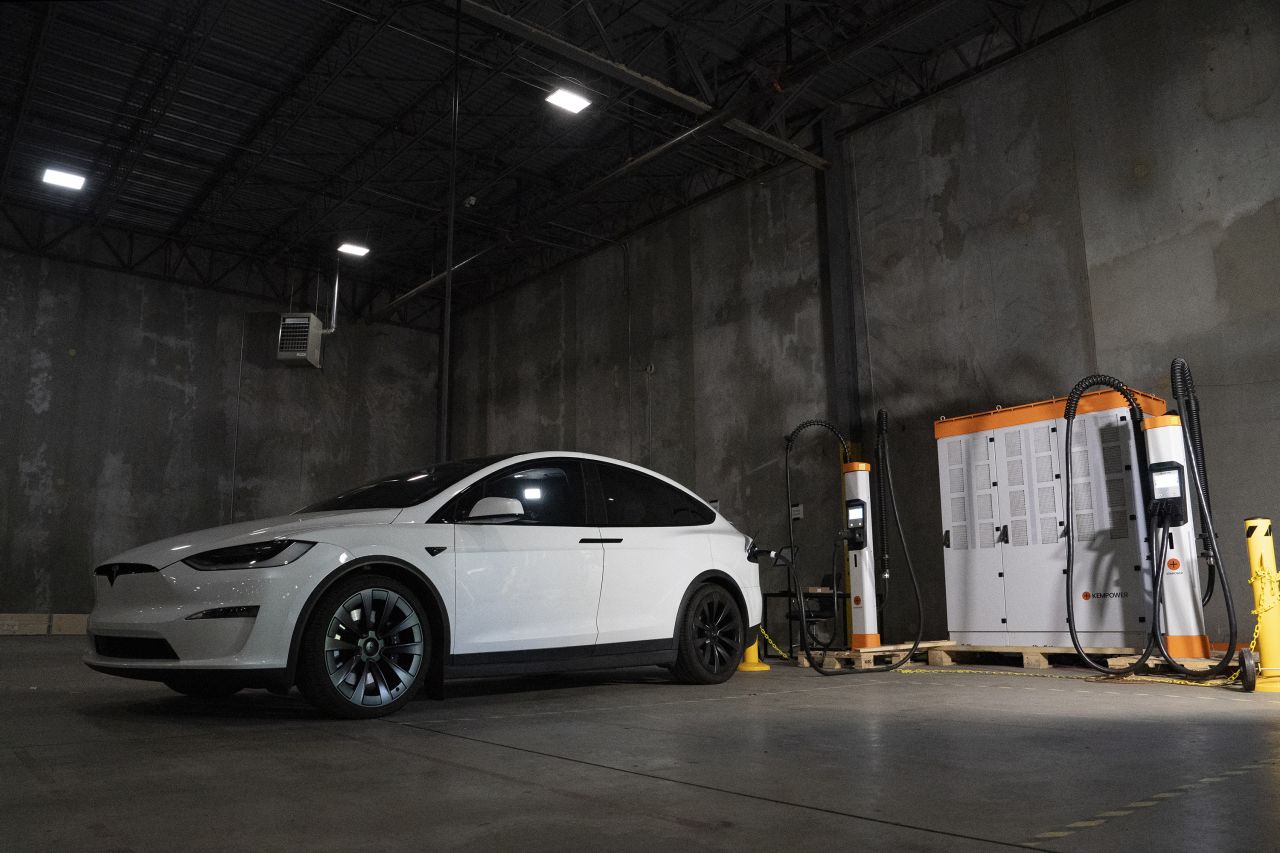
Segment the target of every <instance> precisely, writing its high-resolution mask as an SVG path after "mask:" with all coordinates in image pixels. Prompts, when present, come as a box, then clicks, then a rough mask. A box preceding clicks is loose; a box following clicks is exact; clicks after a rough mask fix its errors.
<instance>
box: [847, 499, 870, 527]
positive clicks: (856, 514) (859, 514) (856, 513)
mask: <svg viewBox="0 0 1280 853" xmlns="http://www.w3.org/2000/svg"><path fill="white" fill-rule="evenodd" d="M848 509H849V526H850V527H861V526H862V523H863V521H864V520H865V514H866V507H864V506H863V505H862V504H850V505H849V507H848Z"/></svg>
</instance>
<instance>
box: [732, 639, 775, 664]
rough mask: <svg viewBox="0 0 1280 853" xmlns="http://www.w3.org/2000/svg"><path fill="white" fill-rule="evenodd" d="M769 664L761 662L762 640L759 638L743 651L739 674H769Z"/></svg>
mask: <svg viewBox="0 0 1280 853" xmlns="http://www.w3.org/2000/svg"><path fill="white" fill-rule="evenodd" d="M768 671H769V664H767V663H765V662H764V661H762V660H760V639H759V638H758V637H757V638H756V639H755V640H753V641H752V642H751V643H750V644H749V645H748V646H747V647H746V649H744V650H743V654H742V663H740V664H738V672H768Z"/></svg>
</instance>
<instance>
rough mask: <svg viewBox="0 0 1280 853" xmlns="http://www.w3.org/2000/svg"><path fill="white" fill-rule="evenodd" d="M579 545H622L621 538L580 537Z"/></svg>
mask: <svg viewBox="0 0 1280 853" xmlns="http://www.w3.org/2000/svg"><path fill="white" fill-rule="evenodd" d="M578 544H579V545H620V544H622V540H621V539H579V540H578Z"/></svg>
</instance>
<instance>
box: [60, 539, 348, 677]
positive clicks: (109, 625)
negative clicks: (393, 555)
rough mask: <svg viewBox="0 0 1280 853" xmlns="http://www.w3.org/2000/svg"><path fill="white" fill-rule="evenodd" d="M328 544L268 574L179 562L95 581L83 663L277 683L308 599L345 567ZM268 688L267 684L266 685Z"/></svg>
mask: <svg viewBox="0 0 1280 853" xmlns="http://www.w3.org/2000/svg"><path fill="white" fill-rule="evenodd" d="M346 559H347V555H346V554H345V553H344V552H343V551H342V549H340V548H337V547H335V546H332V545H327V544H324V543H318V544H316V545H315V546H314V547H312V548H311V549H310V550H309V551H307V553H306V554H304V555H303V556H302V557H301V558H300V559H298V560H297V561H295V562H293V563H291V564H289V565H287V566H279V567H275V568H267V569H243V570H232V571H203V572H202V571H197V570H196V569H193V568H191V567H190V566H188V565H186V564H185V563H175V564H173V565H171V566H169V567H167V568H165V569H163V570H161V571H158V572H146V573H141V574H126V575H120V576H118V577H116V578H115V579H114V583H113V582H111V581H109V580H108V579H107V578H105V577H101V576H95V578H94V596H95V602H96V603H95V605H94V609H93V612H92V613H91V614H90V615H89V651H88V654H86V655H85V656H84V659H83V660H84V663H85V664H86V665H88V666H89V667H91V668H92V669H95V670H97V671H99V672H108V673H111V674H113V675H122V676H126V677H131V678H146V679H152V680H158V681H164V680H166V679H167V678H180V677H183V676H184V675H190V674H193V673H196V672H201V673H217V672H229V671H242V672H243V673H244V674H245V676H246V678H247V677H249V676H251V675H254V674H255V673H256V674H258V675H262V676H263V677H264V679H265V680H268V681H269V680H272V679H273V678H274V675H271V674H273V673H274V674H280V673H284V672H285V671H286V670H287V668H288V665H289V651H290V647H291V645H292V641H293V632H294V625H295V624H296V623H297V621H298V617H299V615H300V614H301V612H302V608H303V606H304V605H305V603H306V601H307V598H308V597H309V596H310V595H311V593H312V592H313V591H314V590H315V588H316V587H317V586H318V585H319V583H320V582H321V581H322V580H323V578H324V577H325V576H326V575H327V574H328V573H329V572H331V571H332V570H333V568H334V567H335V566H338V565H340V564H341V563H343V562H345V561H346ZM244 607H257V608H258V610H257V613H256V615H253V616H240V615H237V616H231V617H218V618H194V619H193V618H190V617H192V616H195V615H196V614H199V613H203V612H205V611H209V610H215V609H218V608H244ZM263 686H266V685H263Z"/></svg>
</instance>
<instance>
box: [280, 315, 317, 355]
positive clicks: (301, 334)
mask: <svg viewBox="0 0 1280 853" xmlns="http://www.w3.org/2000/svg"><path fill="white" fill-rule="evenodd" d="M323 330H324V326H323V325H322V324H321V322H320V318H319V317H317V316H316V315H315V314H281V315H280V337H279V340H278V341H277V343H276V358H278V359H279V360H280V361H283V362H287V363H289V364H297V365H304V364H309V365H311V366H312V367H319V366H320V340H321V333H322V332H323Z"/></svg>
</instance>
